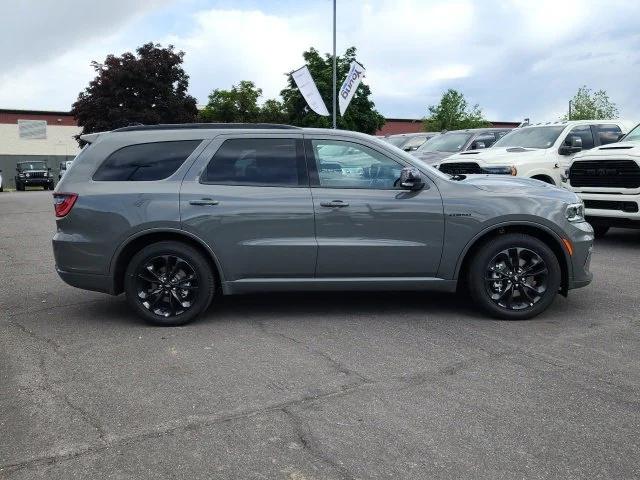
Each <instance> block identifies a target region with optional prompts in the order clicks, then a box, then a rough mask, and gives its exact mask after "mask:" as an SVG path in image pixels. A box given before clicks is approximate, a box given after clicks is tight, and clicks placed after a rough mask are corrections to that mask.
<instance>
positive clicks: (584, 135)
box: [565, 125, 593, 150]
mask: <svg viewBox="0 0 640 480" xmlns="http://www.w3.org/2000/svg"><path fill="white" fill-rule="evenodd" d="M571 137H580V138H581V139H582V149H583V150H589V149H590V148H593V134H592V133H591V127H590V126H589V125H579V126H577V127H573V128H572V129H571V131H570V132H569V135H567V138H566V139H565V143H566V144H567V145H571Z"/></svg>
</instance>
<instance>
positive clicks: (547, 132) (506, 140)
mask: <svg viewBox="0 0 640 480" xmlns="http://www.w3.org/2000/svg"><path fill="white" fill-rule="evenodd" d="M565 127H566V125H554V126H549V127H528V128H516V129H515V130H512V131H511V132H510V133H508V134H506V135H505V136H504V137H502V138H501V139H500V140H498V141H497V142H496V143H494V144H493V146H494V148H499V147H503V148H504V147H523V148H550V147H551V146H553V144H554V143H555V141H556V140H557V139H558V137H559V136H560V134H561V133H562V131H563V130H564V129H565Z"/></svg>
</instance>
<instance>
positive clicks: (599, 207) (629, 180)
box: [565, 125, 640, 237]
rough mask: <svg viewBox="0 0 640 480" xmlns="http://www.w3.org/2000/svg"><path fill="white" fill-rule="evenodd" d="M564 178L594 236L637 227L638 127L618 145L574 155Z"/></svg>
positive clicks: (639, 188) (639, 200)
mask: <svg viewBox="0 0 640 480" xmlns="http://www.w3.org/2000/svg"><path fill="white" fill-rule="evenodd" d="M565 179H566V181H567V186H568V187H569V188H570V189H571V190H573V191H574V192H576V193H577V194H578V196H579V197H580V198H582V200H583V201H584V205H585V213H586V216H587V220H588V221H589V223H591V225H593V229H594V230H595V233H596V236H597V237H601V236H603V235H604V234H606V233H607V230H609V227H623V228H640V212H639V211H638V205H640V125H638V126H636V128H634V129H633V130H631V131H630V132H629V133H628V134H627V135H626V136H625V137H623V138H622V140H621V141H620V142H619V143H614V144H612V145H605V146H602V147H596V148H594V149H592V150H589V151H587V152H583V153H579V154H577V155H576V156H575V157H573V159H572V161H571V164H570V166H569V168H568V169H567V174H566V178H565Z"/></svg>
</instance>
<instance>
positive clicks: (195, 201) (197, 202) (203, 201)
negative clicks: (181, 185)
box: [189, 198, 220, 206]
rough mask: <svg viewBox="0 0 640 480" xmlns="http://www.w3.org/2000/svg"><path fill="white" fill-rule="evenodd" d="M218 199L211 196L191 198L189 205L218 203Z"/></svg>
mask: <svg viewBox="0 0 640 480" xmlns="http://www.w3.org/2000/svg"><path fill="white" fill-rule="evenodd" d="M218 203H220V202H218V200H213V199H211V198H202V199H200V200H191V201H190V202H189V205H205V206H206V205H218Z"/></svg>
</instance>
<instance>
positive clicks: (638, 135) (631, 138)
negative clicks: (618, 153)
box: [623, 125, 640, 142]
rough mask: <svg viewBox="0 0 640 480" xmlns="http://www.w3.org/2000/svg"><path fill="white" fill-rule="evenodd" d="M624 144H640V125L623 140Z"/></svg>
mask: <svg viewBox="0 0 640 480" xmlns="http://www.w3.org/2000/svg"><path fill="white" fill-rule="evenodd" d="M623 141H624V142H640V125H636V127H635V128H634V129H633V130H631V131H630V132H629V133H627V136H626V137H624V139H623Z"/></svg>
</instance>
